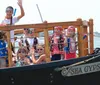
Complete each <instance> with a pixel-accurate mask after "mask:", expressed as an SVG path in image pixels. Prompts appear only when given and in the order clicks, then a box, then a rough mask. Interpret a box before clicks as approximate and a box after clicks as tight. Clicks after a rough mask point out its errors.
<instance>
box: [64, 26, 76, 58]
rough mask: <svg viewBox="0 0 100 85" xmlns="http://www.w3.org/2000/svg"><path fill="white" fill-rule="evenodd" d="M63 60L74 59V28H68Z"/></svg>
mask: <svg viewBox="0 0 100 85" xmlns="http://www.w3.org/2000/svg"><path fill="white" fill-rule="evenodd" d="M64 51H65V60H68V59H72V58H76V39H75V27H74V26H69V27H68V29H67V33H66V39H65V47H64Z"/></svg>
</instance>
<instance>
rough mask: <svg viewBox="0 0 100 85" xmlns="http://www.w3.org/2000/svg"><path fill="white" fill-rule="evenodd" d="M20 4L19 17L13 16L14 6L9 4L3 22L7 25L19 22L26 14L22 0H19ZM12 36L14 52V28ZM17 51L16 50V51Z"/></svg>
mask: <svg viewBox="0 0 100 85" xmlns="http://www.w3.org/2000/svg"><path fill="white" fill-rule="evenodd" d="M18 5H19V7H20V10H21V14H20V15H18V16H17V17H13V12H14V9H13V7H12V6H8V7H7V8H6V10H5V12H6V16H5V18H4V19H3V20H2V22H1V23H2V24H5V25H14V24H15V23H17V22H18V21H19V20H20V19H21V18H22V17H23V16H24V15H25V13H24V9H23V5H22V0H18ZM10 37H11V43H12V44H11V45H12V51H13V52H14V47H13V45H14V30H11V31H10ZM14 53H15V52H14Z"/></svg>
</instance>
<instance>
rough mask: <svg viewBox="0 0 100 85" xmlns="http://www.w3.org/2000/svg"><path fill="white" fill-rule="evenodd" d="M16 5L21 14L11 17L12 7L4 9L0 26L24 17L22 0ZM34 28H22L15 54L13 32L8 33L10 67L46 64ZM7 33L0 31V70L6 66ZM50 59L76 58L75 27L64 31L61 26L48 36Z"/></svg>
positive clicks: (42, 46) (43, 47)
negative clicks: (9, 36)
mask: <svg viewBox="0 0 100 85" xmlns="http://www.w3.org/2000/svg"><path fill="white" fill-rule="evenodd" d="M18 5H19V7H20V9H21V14H20V15H19V16H17V17H13V16H12V15H13V11H14V10H13V7H11V6H8V7H7V8H6V16H5V18H4V20H3V21H2V23H1V24H2V25H14V24H15V23H16V22H18V21H19V20H20V19H21V18H22V17H23V16H24V15H25V13H24V9H23V6H22V0H18ZM34 32H35V29H34V28H24V36H23V37H21V38H20V39H19V40H18V44H19V49H18V51H17V53H16V52H15V51H14V47H13V43H14V41H15V40H14V30H11V31H10V35H11V43H12V44H11V45H12V66H24V65H33V64H41V63H46V54H45V45H44V44H43V45H40V44H39V39H38V38H37V37H36V36H35V35H34ZM6 36H7V33H6V32H5V31H0V68H4V67H7V64H8V50H9V48H8V47H7V40H6ZM49 46H50V58H51V61H55V60H61V59H64V60H68V59H71V58H76V48H77V43H76V38H75V27H74V26H69V27H68V28H67V31H66V29H64V28H62V26H55V27H54V29H53V34H52V36H49Z"/></svg>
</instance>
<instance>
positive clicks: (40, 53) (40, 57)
mask: <svg viewBox="0 0 100 85" xmlns="http://www.w3.org/2000/svg"><path fill="white" fill-rule="evenodd" d="M31 53H32V61H33V63H34V64H42V63H46V55H45V53H44V48H43V46H42V45H38V46H37V53H38V55H37V56H35V53H34V49H31Z"/></svg>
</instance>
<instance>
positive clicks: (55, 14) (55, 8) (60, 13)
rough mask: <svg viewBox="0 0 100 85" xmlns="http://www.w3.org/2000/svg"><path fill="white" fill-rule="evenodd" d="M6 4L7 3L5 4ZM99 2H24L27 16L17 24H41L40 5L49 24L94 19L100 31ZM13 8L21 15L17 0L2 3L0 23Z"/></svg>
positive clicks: (73, 0)
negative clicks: (6, 12)
mask: <svg viewBox="0 0 100 85" xmlns="http://www.w3.org/2000/svg"><path fill="white" fill-rule="evenodd" d="M5 2H6V3H5ZM99 3H100V1H99V0H23V7H24V10H25V16H24V17H23V18H22V19H21V20H20V21H19V22H18V23H17V24H31V23H41V22H42V21H41V18H40V15H39V12H38V9H37V7H36V4H38V6H39V8H40V11H41V14H42V17H43V20H47V21H48V22H60V21H75V20H76V19H77V18H82V19H83V20H89V19H90V18H92V19H94V31H98V32H100V31H99V20H100V18H99V17H100V12H99V10H100V5H99ZM9 5H11V6H13V7H14V8H16V9H17V12H16V16H17V15H18V14H19V13H20V10H19V7H18V5H17V0H3V1H2V3H0V6H1V7H0V11H1V13H0V21H1V20H2V19H3V18H4V16H5V8H6V7H7V6H9Z"/></svg>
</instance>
